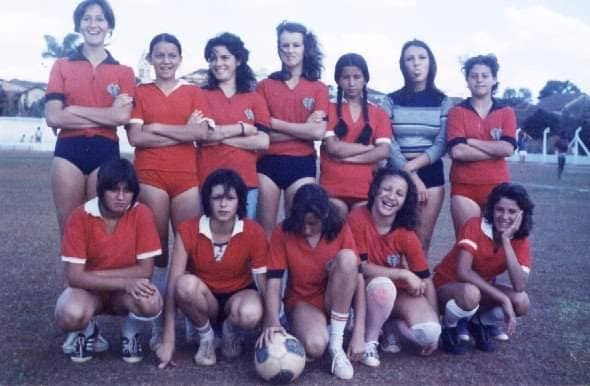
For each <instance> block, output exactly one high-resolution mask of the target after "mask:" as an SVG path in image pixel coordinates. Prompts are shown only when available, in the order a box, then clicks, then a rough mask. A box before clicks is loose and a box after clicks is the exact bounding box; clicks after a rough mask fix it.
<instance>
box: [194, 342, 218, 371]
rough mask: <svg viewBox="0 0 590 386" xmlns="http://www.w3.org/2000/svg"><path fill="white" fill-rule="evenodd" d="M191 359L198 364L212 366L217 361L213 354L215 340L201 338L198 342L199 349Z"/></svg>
mask: <svg viewBox="0 0 590 386" xmlns="http://www.w3.org/2000/svg"><path fill="white" fill-rule="evenodd" d="M193 359H194V360H195V363H196V364H197V365H199V366H213V365H214V364H215V363H217V356H216V355H215V340H214V339H213V340H201V342H200V343H199V349H198V350H197V353H196V354H195V356H194V357H193Z"/></svg>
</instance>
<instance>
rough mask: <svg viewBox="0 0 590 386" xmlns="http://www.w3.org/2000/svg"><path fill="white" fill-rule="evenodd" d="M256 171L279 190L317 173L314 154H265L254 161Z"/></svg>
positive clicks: (313, 176)
mask: <svg viewBox="0 0 590 386" xmlns="http://www.w3.org/2000/svg"><path fill="white" fill-rule="evenodd" d="M256 169H257V171H258V173H261V174H264V175H265V176H267V177H268V178H270V179H271V180H272V181H273V182H274V183H275V184H276V185H277V186H278V187H279V188H280V189H281V190H285V189H287V188H288V187H289V186H291V184H293V183H294V182H295V181H297V180H300V179H302V178H305V177H312V178H315V177H316V174H317V166H316V159H315V156H314V155H308V156H303V157H299V156H291V155H265V156H262V157H261V158H260V159H259V160H258V162H257V163H256Z"/></svg>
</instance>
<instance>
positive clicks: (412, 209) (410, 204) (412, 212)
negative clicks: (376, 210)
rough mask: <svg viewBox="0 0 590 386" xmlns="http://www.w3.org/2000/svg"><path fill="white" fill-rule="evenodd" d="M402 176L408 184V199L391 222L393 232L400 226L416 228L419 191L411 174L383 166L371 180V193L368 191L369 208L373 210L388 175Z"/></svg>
mask: <svg viewBox="0 0 590 386" xmlns="http://www.w3.org/2000/svg"><path fill="white" fill-rule="evenodd" d="M389 176H391V177H394V176H397V177H400V178H402V179H403V180H404V181H406V184H407V185H408V191H407V193H406V200H405V201H404V204H403V205H402V207H401V208H400V210H399V211H398V212H397V214H396V216H395V219H394V220H393V223H392V224H391V229H390V232H393V231H394V230H395V229H396V228H398V227H404V228H406V229H408V230H414V229H416V222H417V220H416V218H417V215H416V208H417V206H418V193H417V191H416V186H415V185H414V182H413V181H412V179H411V178H410V175H409V174H408V173H407V172H405V171H403V170H396V169H394V168H393V167H388V166H387V167H382V168H379V169H378V170H377V172H376V173H375V175H374V176H373V180H372V181H371V185H370V186H369V193H368V200H367V208H369V210H371V209H372V208H373V204H374V203H375V197H377V194H378V193H379V189H380V188H381V184H382V183H383V180H384V179H385V178H386V177H389Z"/></svg>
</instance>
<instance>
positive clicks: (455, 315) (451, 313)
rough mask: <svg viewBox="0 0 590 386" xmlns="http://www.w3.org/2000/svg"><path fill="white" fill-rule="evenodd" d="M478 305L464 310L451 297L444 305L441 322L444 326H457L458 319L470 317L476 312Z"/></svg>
mask: <svg viewBox="0 0 590 386" xmlns="http://www.w3.org/2000/svg"><path fill="white" fill-rule="evenodd" d="M478 309H479V306H477V307H475V308H474V309H472V310H464V309H462V308H461V307H459V306H458V305H457V303H456V302H455V299H451V300H449V301H448V302H447V304H446V306H445V315H444V317H443V324H444V326H445V327H457V322H458V321H459V319H464V318H465V319H471V317H472V316H473V315H475V313H476V312H477V310H478Z"/></svg>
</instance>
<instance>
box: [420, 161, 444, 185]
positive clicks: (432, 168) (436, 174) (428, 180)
mask: <svg viewBox="0 0 590 386" xmlns="http://www.w3.org/2000/svg"><path fill="white" fill-rule="evenodd" d="M418 177H420V179H421V180H422V182H424V185H426V187H427V188H432V187H435V186H443V185H444V184H445V172H444V168H443V162H442V160H440V159H439V160H438V161H436V162H435V163H433V164H431V165H428V166H424V167H423V168H422V169H419V170H418Z"/></svg>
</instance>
